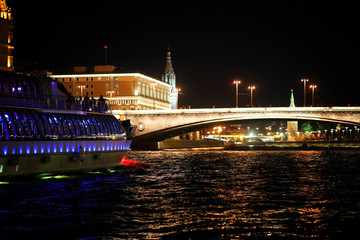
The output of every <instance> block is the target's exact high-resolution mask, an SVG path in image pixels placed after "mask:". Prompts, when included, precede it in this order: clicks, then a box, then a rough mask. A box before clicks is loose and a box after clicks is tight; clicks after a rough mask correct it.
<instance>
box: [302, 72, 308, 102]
mask: <svg viewBox="0 0 360 240" xmlns="http://www.w3.org/2000/svg"><path fill="white" fill-rule="evenodd" d="M308 81H309V79H307V78H303V79H301V82H304V107H306V82H308Z"/></svg>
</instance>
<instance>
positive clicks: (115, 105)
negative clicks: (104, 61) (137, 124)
mask: <svg viewBox="0 0 360 240" xmlns="http://www.w3.org/2000/svg"><path fill="white" fill-rule="evenodd" d="M114 70H115V67H114V66H111V65H102V66H94V70H93V71H92V72H91V73H89V71H88V69H86V67H75V68H74V73H73V74H65V75H64V74H63V75H52V76H50V77H51V78H53V79H55V80H57V81H59V82H61V83H62V84H63V85H64V86H65V88H66V89H67V91H68V92H69V93H70V94H72V95H73V96H74V97H75V98H79V97H81V98H82V99H83V98H84V97H85V96H86V95H87V96H88V97H89V98H90V99H91V98H92V97H94V99H98V98H99V97H100V96H103V98H105V99H107V100H108V103H110V104H111V106H112V110H151V109H162V110H164V109H171V104H170V93H171V85H170V84H169V83H167V82H163V81H160V80H157V79H154V78H151V77H148V76H146V75H143V74H140V73H116V72H114Z"/></svg>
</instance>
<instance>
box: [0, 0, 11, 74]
mask: <svg viewBox="0 0 360 240" xmlns="http://www.w3.org/2000/svg"><path fill="white" fill-rule="evenodd" d="M13 26H14V25H13V18H12V14H11V9H10V8H9V7H8V6H7V5H6V1H5V0H0V70H5V71H14V57H13V50H14V45H13V28H14V27H13Z"/></svg>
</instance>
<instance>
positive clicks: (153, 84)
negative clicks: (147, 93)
mask: <svg viewBox="0 0 360 240" xmlns="http://www.w3.org/2000/svg"><path fill="white" fill-rule="evenodd" d="M150 86H152V88H153V108H154V109H156V108H155V86H157V83H151V84H150Z"/></svg>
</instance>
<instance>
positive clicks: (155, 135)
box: [134, 114, 360, 141]
mask: <svg viewBox="0 0 360 240" xmlns="http://www.w3.org/2000/svg"><path fill="white" fill-rule="evenodd" d="M254 120H261V121H272V120H278V121H320V122H330V123H339V124H345V125H353V126H359V127H360V122H356V121H349V120H343V119H334V118H331V117H326V116H311V115H294V116H278V115H271V114H270V115H262V116H231V117H220V118H212V119H207V120H201V121H194V122H190V123H185V124H179V125H174V126H171V127H167V128H163V129H159V130H155V131H151V132H147V133H144V134H141V135H135V137H134V140H136V141H163V140H165V139H169V138H172V137H175V136H179V135H181V134H186V133H189V132H193V131H197V130H202V129H206V128H209V127H212V126H215V125H217V124H219V123H244V122H250V121H254ZM145 127H146V125H145Z"/></svg>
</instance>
